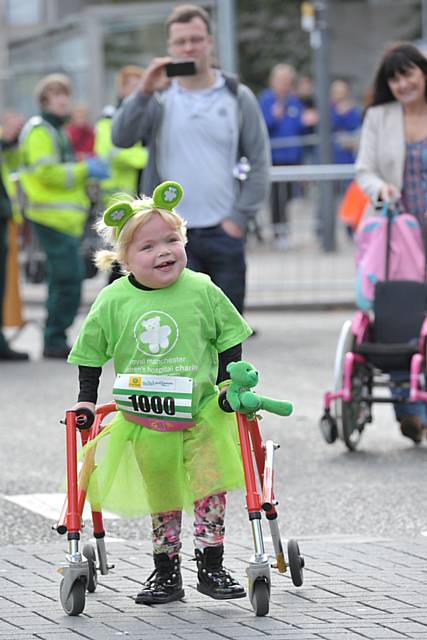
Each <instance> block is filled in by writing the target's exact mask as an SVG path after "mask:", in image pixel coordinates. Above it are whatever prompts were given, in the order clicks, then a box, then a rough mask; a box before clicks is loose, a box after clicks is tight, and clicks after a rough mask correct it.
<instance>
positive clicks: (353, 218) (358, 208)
mask: <svg viewBox="0 0 427 640" xmlns="http://www.w3.org/2000/svg"><path fill="white" fill-rule="evenodd" d="M368 203H369V198H368V196H367V195H366V194H365V193H364V192H363V191H362V189H361V188H360V187H359V185H358V184H357V182H356V181H355V180H353V181H352V182H351V183H350V184H349V186H348V187H347V190H346V192H345V193H344V196H343V199H342V200H341V204H340V206H339V207H338V216H339V218H340V219H341V220H342V221H343V222H344V223H345V224H346V225H347V226H349V227H351V228H352V229H353V231H355V230H356V229H357V227H358V224H359V222H360V220H361V219H362V216H363V213H364V211H365V208H366V205H367V204H368Z"/></svg>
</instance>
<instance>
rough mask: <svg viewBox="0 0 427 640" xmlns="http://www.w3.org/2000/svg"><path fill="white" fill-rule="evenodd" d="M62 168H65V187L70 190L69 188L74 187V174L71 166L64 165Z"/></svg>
mask: <svg viewBox="0 0 427 640" xmlns="http://www.w3.org/2000/svg"><path fill="white" fill-rule="evenodd" d="M64 168H65V186H66V187H67V188H68V189H71V187H74V183H75V180H74V174H73V167H72V165H71V164H64Z"/></svg>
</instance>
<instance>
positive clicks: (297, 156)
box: [258, 89, 307, 165]
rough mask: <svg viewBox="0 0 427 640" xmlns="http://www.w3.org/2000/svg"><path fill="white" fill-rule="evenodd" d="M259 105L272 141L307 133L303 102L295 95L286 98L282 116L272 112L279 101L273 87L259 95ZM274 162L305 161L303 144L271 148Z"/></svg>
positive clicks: (290, 162)
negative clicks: (304, 122)
mask: <svg viewBox="0 0 427 640" xmlns="http://www.w3.org/2000/svg"><path fill="white" fill-rule="evenodd" d="M258 101H259V105H260V107H261V111H262V113H263V116H264V120H265V123H266V125H267V129H268V134H269V137H270V141H273V140H274V139H276V138H288V137H293V136H301V135H304V134H305V133H307V128H306V127H305V126H304V125H303V123H302V113H303V111H304V105H303V103H302V102H301V101H300V100H299V99H298V98H296V97H295V96H287V97H286V98H285V105H284V111H285V114H284V116H283V117H282V118H276V117H275V116H274V115H273V113H272V107H273V105H274V104H275V102H277V96H276V95H275V94H274V93H273V91H272V90H271V89H265V90H264V91H262V92H261V94H260V95H259V97H258ZM271 157H272V161H273V164H275V165H280V164H301V163H302V161H303V146H302V145H301V144H296V145H295V146H291V147H279V148H273V149H272V150H271Z"/></svg>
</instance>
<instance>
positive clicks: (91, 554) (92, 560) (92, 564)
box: [83, 544, 98, 593]
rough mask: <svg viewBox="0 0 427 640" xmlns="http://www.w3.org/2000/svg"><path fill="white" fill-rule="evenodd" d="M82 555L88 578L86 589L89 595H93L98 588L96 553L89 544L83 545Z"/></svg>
mask: <svg viewBox="0 0 427 640" xmlns="http://www.w3.org/2000/svg"><path fill="white" fill-rule="evenodd" d="M83 555H84V557H85V558H86V560H87V564H88V569H89V576H88V580H87V585H86V589H87V590H88V592H89V593H93V592H94V591H95V590H96V587H97V586H98V574H97V571H96V553H95V549H94V548H93V546H92V545H91V544H85V546H84V547H83Z"/></svg>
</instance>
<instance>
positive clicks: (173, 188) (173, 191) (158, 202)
mask: <svg viewBox="0 0 427 640" xmlns="http://www.w3.org/2000/svg"><path fill="white" fill-rule="evenodd" d="M183 193H184V192H183V189H182V187H181V185H180V184H178V182H172V181H171V180H168V181H167V182H162V184H159V186H158V187H156V188H155V189H154V192H153V202H154V206H155V207H157V208H158V209H168V210H169V211H171V210H172V209H174V208H175V207H176V205H177V204H178V203H179V202H180V200H181V198H182V196H183Z"/></svg>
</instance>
